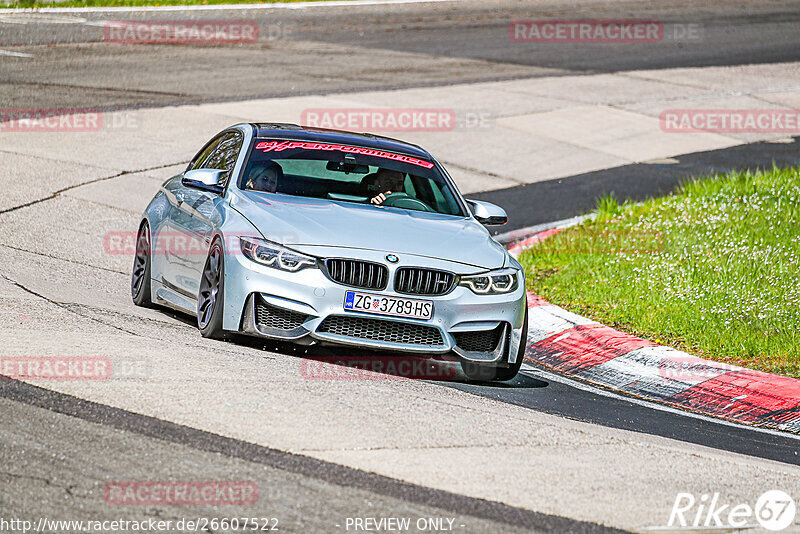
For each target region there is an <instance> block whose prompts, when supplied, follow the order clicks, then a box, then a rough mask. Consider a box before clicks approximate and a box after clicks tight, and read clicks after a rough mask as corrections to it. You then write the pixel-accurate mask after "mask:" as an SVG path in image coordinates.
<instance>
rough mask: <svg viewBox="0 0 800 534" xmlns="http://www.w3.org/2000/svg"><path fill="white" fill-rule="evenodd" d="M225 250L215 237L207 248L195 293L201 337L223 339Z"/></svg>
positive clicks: (224, 334) (224, 336) (224, 335)
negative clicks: (198, 287)
mask: <svg viewBox="0 0 800 534" xmlns="http://www.w3.org/2000/svg"><path fill="white" fill-rule="evenodd" d="M224 297H225V251H224V250H223V249H222V243H221V242H220V240H219V239H215V240H214V242H213V243H212V244H211V248H210V249H209V250H208V257H207V258H206V264H205V267H203V275H202V277H201V278H200V291H199V292H198V294H197V327H198V328H199V329H200V334H201V335H202V336H203V337H207V338H211V339H225V338H226V337H228V336H227V334H226V333H225V331H224V330H223V329H222V316H223V315H224V308H225V298H224Z"/></svg>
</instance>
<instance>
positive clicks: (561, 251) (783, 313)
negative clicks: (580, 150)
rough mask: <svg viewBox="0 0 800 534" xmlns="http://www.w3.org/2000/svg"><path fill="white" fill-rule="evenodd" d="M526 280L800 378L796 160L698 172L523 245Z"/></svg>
mask: <svg viewBox="0 0 800 534" xmlns="http://www.w3.org/2000/svg"><path fill="white" fill-rule="evenodd" d="M520 261H521V263H522V264H523V266H525V268H526V272H527V273H528V280H529V289H531V290H532V291H533V292H534V293H536V294H538V295H541V296H542V297H545V298H546V299H548V300H549V301H550V302H552V303H554V304H557V305H559V306H563V307H565V308H567V309H569V310H571V311H574V312H576V313H580V314H582V315H586V316H589V317H591V318H593V319H596V320H598V321H600V322H602V323H604V324H608V325H611V326H614V327H615V328H618V329H620V330H623V331H626V332H629V333H632V334H635V335H638V336H641V337H644V338H647V339H651V340H653V341H655V342H656V343H660V344H665V345H671V346H674V347H677V348H680V349H682V350H685V351H686V352H690V353H693V354H695V355H698V356H701V357H705V358H708V359H712V360H717V361H723V362H726V363H731V364H734V365H741V366H745V367H750V368H754V369H759V370H762V371H766V372H771V373H779V374H783V375H787V376H792V377H796V378H800V334H799V333H798V332H799V331H800V169H782V170H781V169H773V170H772V171H769V172H758V173H732V174H725V175H716V176H712V177H709V178H705V179H699V180H694V181H691V182H688V183H686V184H684V185H683V186H682V187H680V188H679V189H678V191H676V192H675V193H674V194H672V195H669V196H666V197H662V198H657V199H652V200H649V201H647V202H644V203H642V204H630V203H625V204H622V205H620V204H618V203H617V202H616V200H614V198H613V197H607V198H604V199H601V201H600V202H599V203H598V209H597V210H596V217H595V219H594V220H591V221H588V222H585V223H584V224H582V225H580V226H576V227H573V228H571V229H569V230H566V231H564V232H562V233H560V234H557V235H555V236H553V237H551V238H550V239H548V240H545V241H544V242H542V243H540V244H539V245H537V246H536V247H535V248H533V249H531V250H530V251H528V252H526V253H524V254H523V255H522V256H521V257H520Z"/></svg>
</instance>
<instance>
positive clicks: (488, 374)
mask: <svg viewBox="0 0 800 534" xmlns="http://www.w3.org/2000/svg"><path fill="white" fill-rule="evenodd" d="M520 339H521V341H520V344H519V351H518V352H517V361H516V362H515V363H512V364H511V365H508V366H505V367H500V366H499V365H492V364H488V365H487V364H481V363H474V362H466V361H464V362H461V370H462V371H464V374H465V375H466V376H467V378H468V379H469V380H474V381H476V382H491V381H493V380H496V381H500V382H505V381H507V380H511V379H513V378H514V377H515V376H517V374H518V373H519V370H520V368H521V367H522V360H523V359H524V358H525V348H526V347H527V345H528V344H527V340H528V302H527V301H526V302H525V320H524V322H523V325H522V337H521V338H520Z"/></svg>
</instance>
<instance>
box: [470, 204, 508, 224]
mask: <svg viewBox="0 0 800 534" xmlns="http://www.w3.org/2000/svg"><path fill="white" fill-rule="evenodd" d="M467 204H469V207H470V208H471V209H472V213H473V215H475V218H476V219H477V220H478V222H479V223H481V224H483V225H485V226H500V225H501V224H506V223H507V222H508V215H507V214H506V210H504V209H503V208H501V207H500V206H495V205H494V204H491V203H489V202H483V201H481V200H467Z"/></svg>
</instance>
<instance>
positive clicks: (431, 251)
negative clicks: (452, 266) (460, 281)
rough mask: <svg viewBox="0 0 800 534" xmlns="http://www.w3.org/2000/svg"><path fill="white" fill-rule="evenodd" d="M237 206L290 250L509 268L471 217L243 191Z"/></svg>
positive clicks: (266, 235)
mask: <svg viewBox="0 0 800 534" xmlns="http://www.w3.org/2000/svg"><path fill="white" fill-rule="evenodd" d="M231 205H232V206H233V207H234V209H236V210H237V211H238V212H240V213H241V214H242V215H244V216H245V217H246V218H247V219H248V220H249V221H250V222H251V223H252V224H253V225H254V226H255V227H256V228H257V229H258V231H259V232H260V233H261V234H262V235H263V236H264V238H265V239H268V240H270V241H275V242H278V243H281V244H284V245H287V246H292V245H296V246H299V245H309V246H330V247H338V248H356V249H369V250H378V251H385V252H387V253H389V252H391V253H393V254H411V255H417V256H426V257H431V258H438V259H443V260H448V261H452V262H456V263H462V264H466V265H472V266H476V267H481V268H484V269H494V268H498V267H501V266H503V265H504V263H505V255H506V253H505V249H504V248H503V247H502V246H501V245H500V244H499V243H497V242H496V241H494V240H493V239H492V238H491V236H490V235H489V232H488V231H487V230H486V229H485V228H484V227H483V226H481V225H480V224H479V223H477V222H476V221H475V220H474V219H471V218H467V217H453V216H450V215H441V214H437V213H425V212H420V211H409V210H403V209H398V208H386V207H375V206H370V205H363V204H356V203H352V202H340V201H335V200H325V199H317V198H306V197H294V196H289V195H272V194H263V193H256V192H250V191H238V192H237V195H236V196H235V197H234V198H233V199H232V202H231Z"/></svg>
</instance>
